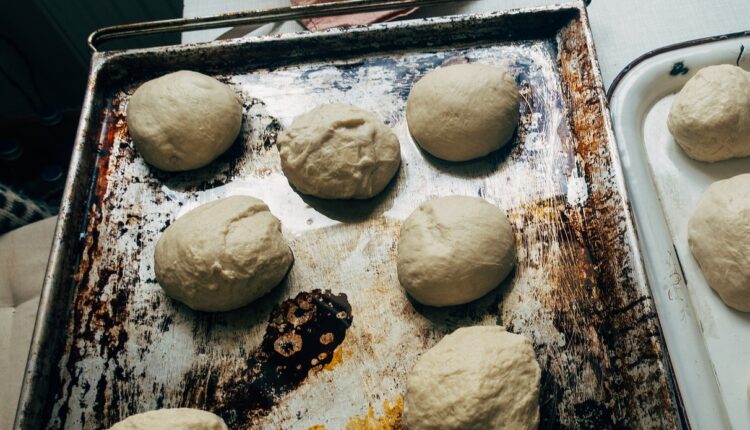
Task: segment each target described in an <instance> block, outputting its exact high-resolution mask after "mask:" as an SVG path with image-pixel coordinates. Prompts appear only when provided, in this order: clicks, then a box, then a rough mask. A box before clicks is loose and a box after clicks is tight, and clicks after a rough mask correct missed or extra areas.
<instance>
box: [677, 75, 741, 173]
mask: <svg viewBox="0 0 750 430" xmlns="http://www.w3.org/2000/svg"><path fill="white" fill-rule="evenodd" d="M667 125H668V126H669V131H670V133H672V136H674V140H675V141H676V142H677V144H678V145H680V146H681V147H682V149H683V150H684V151H685V153H686V154H687V155H688V156H689V157H690V158H693V159H695V160H699V161H710V162H713V161H720V160H726V159H728V158H736V157H747V156H750V72H746V71H744V70H742V69H741V68H739V67H737V66H731V65H728V64H723V65H720V66H709V67H706V68H703V69H701V70H699V71H698V73H696V74H695V76H693V77H692V78H690V80H689V81H687V83H686V84H685V86H684V87H683V88H682V90H681V91H680V92H679V94H677V96H676V97H675V99H674V102H673V103H672V108H671V109H670V111H669V119H668V121H667Z"/></svg>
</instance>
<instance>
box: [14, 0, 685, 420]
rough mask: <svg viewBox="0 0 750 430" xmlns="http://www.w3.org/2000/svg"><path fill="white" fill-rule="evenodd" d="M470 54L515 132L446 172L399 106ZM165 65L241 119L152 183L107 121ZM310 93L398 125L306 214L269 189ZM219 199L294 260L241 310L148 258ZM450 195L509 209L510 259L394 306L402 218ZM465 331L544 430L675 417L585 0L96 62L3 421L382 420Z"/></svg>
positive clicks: (307, 204)
mask: <svg viewBox="0 0 750 430" xmlns="http://www.w3.org/2000/svg"><path fill="white" fill-rule="evenodd" d="M467 61H468V62H477V63H487V64H496V65H500V66H503V67H505V68H507V69H508V70H509V71H510V72H511V73H512V75H514V76H515V77H516V82H517V84H518V86H519V88H520V91H521V94H522V102H521V105H520V112H521V120H520V125H519V128H518V132H517V136H516V137H515V140H514V142H513V143H511V144H509V145H507V147H506V148H505V149H503V150H501V151H499V152H496V153H493V154H491V155H489V156H487V157H484V158H481V159H478V160H474V161H470V162H463V163H449V162H444V161H440V160H437V159H435V158H432V157H430V156H429V155H427V154H425V153H424V152H421V151H420V150H419V149H418V147H417V146H416V145H415V143H414V142H413V140H412V139H411V137H410V135H409V133H408V130H407V126H406V119H405V114H404V105H405V101H406V97H407V95H408V94H409V89H410V88H411V86H412V84H413V83H414V82H415V80H417V79H419V78H420V77H421V76H423V75H424V74H425V73H427V72H428V71H430V70H433V69H435V68H436V67H439V66H441V65H445V64H450V63H458V62H467ZM180 69H191V70H196V71H200V72H203V73H207V74H210V75H213V76H216V77H217V78H218V79H220V80H222V81H224V82H226V83H228V84H229V85H231V86H232V88H234V89H235V91H237V93H238V94H241V96H242V97H243V99H244V100H245V103H244V121H243V127H242V132H241V135H240V137H239V138H238V140H237V142H235V144H234V145H233V146H232V148H231V149H230V150H229V151H228V152H227V153H225V154H224V155H223V156H222V157H221V158H220V159H218V160H217V161H216V162H214V163H212V164H211V165H209V166H207V167H205V168H203V169H200V170H197V171H192V172H187V173H179V174H170V173H164V172H159V171H156V170H154V169H152V168H150V167H149V166H148V165H146V164H145V163H144V161H143V159H142V158H141V157H140V156H139V154H138V153H137V151H135V149H134V147H133V144H132V141H131V140H130V137H129V136H128V129H127V124H126V117H125V108H126V105H127V103H128V98H129V96H130V95H131V94H132V93H133V91H134V89H135V88H137V87H138V85H139V84H141V83H142V82H144V81H145V80H148V79H151V78H154V77H157V76H160V75H162V74H164V73H167V72H171V71H175V70H180ZM327 102H343V103H351V104H355V105H358V106H360V107H362V108H364V109H367V110H370V111H372V112H374V113H375V114H377V115H378V116H379V117H381V118H382V119H383V120H384V121H385V122H386V123H388V124H389V126H390V127H392V128H393V130H394V131H395V132H396V133H397V135H398V137H399V139H400V142H401V151H402V166H401V168H400V170H399V172H398V174H397V177H396V178H395V179H394V180H393V182H392V184H391V185H390V186H389V187H388V188H387V189H386V190H385V191H384V192H383V193H382V194H381V195H379V196H377V197H375V198H373V199H371V200H367V201H324V200H319V199H315V198H311V197H307V196H303V195H300V194H298V193H296V192H295V191H294V190H293V189H292V188H291V187H290V186H289V184H288V182H287V180H286V179H285V177H284V175H283V174H282V172H281V170H280V167H279V156H278V152H277V149H276V145H275V140H276V136H277V133H278V131H279V130H281V129H283V128H284V127H286V126H288V125H289V124H290V122H291V120H292V119H293V118H294V117H295V116H296V115H298V114H300V113H303V112H305V111H307V110H309V109H310V108H312V107H314V106H315V105H317V104H320V103H327ZM234 194H243V195H252V196H255V197H259V198H261V199H263V200H264V201H265V202H266V203H267V204H268V205H269V206H270V208H271V211H272V212H273V213H274V214H275V215H276V216H277V217H278V218H280V219H281V221H282V224H283V233H284V235H285V237H286V238H287V240H288V241H289V243H290V246H291V248H292V250H293V251H294V255H295V262H294V265H293V267H292V270H291V272H290V273H289V275H288V277H287V278H286V279H285V280H284V282H283V283H282V284H281V285H280V286H279V287H278V288H276V289H275V290H273V292H271V293H270V294H269V295H267V296H266V297H264V298H262V299H261V300H259V301H257V302H255V303H253V304H251V305H249V306H247V307H245V308H242V309H239V310H237V311H233V312H226V313H215V314H208V313H200V312H194V311H191V310H190V309H188V308H186V307H185V306H183V305H181V304H179V303H176V302H175V301H173V300H171V299H169V298H167V297H166V296H165V295H164V293H163V292H162V290H161V289H160V287H159V285H158V284H157V282H156V280H155V279H154V269H153V252H154V246H155V244H156V241H157V240H158V238H159V235H160V233H161V232H162V231H163V230H164V229H165V228H166V227H167V226H168V225H169V224H170V223H171V222H173V221H174V220H175V219H176V218H177V217H179V216H181V215H182V214H184V213H185V212H187V211H188V210H190V209H191V208H193V207H195V206H197V205H198V204H200V203H203V202H207V201H211V200H214V199H217V198H220V197H223V196H228V195H234ZM449 194H464V195H477V196H481V197H483V198H485V199H487V200H488V201H490V202H493V203H495V204H497V205H498V206H500V207H501V208H503V209H505V210H507V212H508V214H509V217H510V220H511V223H512V225H513V227H514V232H515V235H516V244H517V249H518V265H517V267H516V269H515V273H514V274H513V275H512V276H510V277H509V279H508V280H507V281H506V282H504V283H503V284H502V285H501V286H500V287H499V288H497V289H496V290H495V291H493V292H492V293H490V294H489V295H487V296H486V297H484V298H482V299H479V300H477V301H475V302H473V303H470V304H467V305H464V306H457V307H451V308H443V309H437V308H430V307H425V306H421V305H419V304H417V303H415V302H412V301H410V300H409V298H408V297H407V296H406V295H405V294H404V291H403V289H402V288H401V287H400V285H399V283H398V279H397V277H396V270H395V250H396V244H397V240H398V232H399V227H400V225H401V222H402V220H403V219H404V218H406V217H407V216H408V215H409V213H410V212H411V211H412V210H413V209H415V208H416V207H417V206H418V205H419V204H420V203H422V202H424V201H425V200H427V199H429V198H432V197H436V196H442V195H449ZM471 324H501V325H504V326H505V327H507V328H508V330H510V331H512V332H516V333H523V334H525V335H527V336H529V337H530V338H531V339H533V342H534V345H535V349H536V353H537V357H538V360H539V363H540V365H541V367H542V370H543V372H542V388H541V398H540V407H541V425H540V427H541V428H570V429H578V428H597V429H602V428H675V427H680V426H682V425H684V424H683V422H682V418H681V413H680V408H679V396H678V394H677V393H676V392H675V389H674V384H673V382H672V376H671V373H670V370H669V361H668V356H667V353H666V351H665V349H664V346H663V342H662V338H661V335H660V328H659V323H658V319H657V315H656V313H655V310H654V304H653V301H652V298H651V295H650V292H649V289H648V286H647V284H646V278H645V276H644V272H643V267H642V263H641V258H640V255H639V252H638V247H637V241H636V236H635V233H634V230H633V224H632V219H631V215H630V213H629V209H628V201H627V197H626V194H625V187H624V185H623V177H622V172H621V167H620V163H619V160H618V155H617V151H616V146H615V142H614V139H613V135H612V131H611V125H610V122H609V114H608V111H607V106H606V102H605V96H604V90H603V88H602V81H601V77H600V73H599V68H598V64H597V62H596V56H595V52H594V47H593V44H592V40H591V33H590V31H589V27H588V21H587V17H586V11H585V8H584V7H583V5H582V4H579V3H574V4H565V5H558V6H550V7H542V8H536V9H523V10H515V11H510V12H502V13H495V14H489V15H475V16H456V17H445V18H436V19H425V20H416V21H404V22H398V23H390V24H384V25H374V26H369V27H355V28H349V29H334V30H329V31H325V32H321V33H302V34H291V35H276V36H271V37H262V38H250V39H241V40H229V41H217V42H211V43H206V44H198V45H187V46H179V47H162V48H149V49H142V50H131V51H119V52H106V53H96V54H95V55H94V58H93V61H92V69H91V77H90V81H89V87H88V93H87V95H86V99H85V107H84V112H83V115H82V119H81V125H80V129H79V133H78V137H77V140H76V146H75V152H74V156H73V164H72V167H71V172H70V175H69V179H68V183H67V187H66V192H65V197H64V202H63V206H62V210H61V216H60V221H59V224H58V228H57V231H56V234H55V242H54V246H53V251H52V257H51V260H50V266H49V269H48V273H47V276H46V279H45V285H44V292H43V295H42V299H41V306H40V313H39V318H38V321H37V326H36V329H35V334H34V340H33V345H32V350H31V354H30V358H29V364H28V369H27V373H26V376H25V381H24V388H23V393H22V398H21V402H20V406H19V411H18V414H17V417H16V426H17V427H19V428H25V429H38V428H45V427H47V428H67V429H98V428H106V427H108V426H110V425H112V424H114V423H115V422H117V421H118V420H120V419H123V418H125V417H127V416H129V415H132V414H135V413H138V412H143V411H147V410H151V409H155V408H165V407H178V406H181V407H196V408H201V409H206V410H210V411H214V412H216V413H217V414H219V415H221V416H222V417H223V418H224V419H225V420H226V421H227V423H228V424H229V426H230V427H231V428H233V429H242V428H265V429H279V428H284V429H309V428H314V429H324V428H327V429H342V428H346V429H360V428H363V429H369V428H373V429H374V428H378V429H382V428H392V429H400V428H402V424H401V412H402V409H403V397H402V396H403V393H404V381H405V376H406V375H407V373H408V372H409V369H411V367H412V365H413V364H414V362H415V360H416V359H417V358H418V357H419V355H420V354H422V353H423V352H424V351H425V350H426V349H427V348H429V347H430V346H432V345H433V344H434V343H435V342H437V341H438V340H439V339H440V338H441V337H442V336H443V335H445V334H446V333H449V332H451V331H452V330H454V329H455V328H457V327H460V326H465V325H471ZM296 335H299V336H296ZM292 338H294V339H295V341H298V340H300V339H301V343H300V345H294V347H293V348H286V347H285V345H286V344H285V342H287V340H289V339H292ZM290 351H291V353H290ZM466 353H467V354H471V353H472V352H471V351H466Z"/></svg>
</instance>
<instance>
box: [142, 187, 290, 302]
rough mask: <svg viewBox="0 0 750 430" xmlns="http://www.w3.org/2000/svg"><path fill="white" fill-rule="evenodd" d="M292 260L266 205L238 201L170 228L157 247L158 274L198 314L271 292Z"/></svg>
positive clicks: (200, 211) (211, 206)
mask: <svg viewBox="0 0 750 430" xmlns="http://www.w3.org/2000/svg"><path fill="white" fill-rule="evenodd" d="M293 260H294V257H293V256H292V251H291V250H290V249H289V245H287V243H286V241H285V240H284V237H283V236H282V235H281V223H280V222H279V220H278V219H276V217H274V216H273V215H272V214H271V212H270V211H269V210H268V206H266V204H265V203H263V202H262V201H260V200H258V199H256V198H253V197H247V196H234V197H227V198H225V199H221V200H216V201H214V202H211V203H207V204H204V205H202V206H199V207H197V208H195V209H193V210H192V211H190V212H188V213H187V214H185V215H184V216H182V217H180V218H179V219H178V220H177V221H175V222H174V223H173V224H172V225H170V226H169V227H168V228H167V229H166V230H165V231H164V233H163V234H162V236H161V238H159V242H158V243H157V244H156V251H155V253H154V269H155V271H156V280H157V281H159V284H160V285H161V286H162V288H163V289H164V291H165V292H166V293H167V294H168V295H169V296H170V297H172V298H174V299H176V300H179V301H181V302H182V303H185V304H186V305H188V306H189V307H191V308H192V309H195V310H199V311H229V310H232V309H236V308H239V307H242V306H245V305H247V304H248V303H250V302H252V301H253V300H255V299H257V298H259V297H261V296H263V295H265V294H266V293H268V292H269V291H271V289H273V287H275V286H276V285H278V283H279V282H281V280H282V279H283V278H284V276H285V275H286V272H287V271H288V270H289V266H291V264H292V261H293Z"/></svg>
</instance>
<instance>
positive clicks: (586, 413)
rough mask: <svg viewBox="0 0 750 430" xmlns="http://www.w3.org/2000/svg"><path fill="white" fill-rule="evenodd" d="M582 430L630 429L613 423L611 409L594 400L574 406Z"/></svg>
mask: <svg viewBox="0 0 750 430" xmlns="http://www.w3.org/2000/svg"><path fill="white" fill-rule="evenodd" d="M573 407H574V409H575V411H576V417H577V418H578V420H579V421H578V425H579V427H580V428H582V429H592V430H599V429H627V428H629V427H627V426H624V425H622V424H617V423H615V422H613V421H612V417H611V411H610V410H609V408H608V407H607V406H606V405H604V404H602V403H600V402H595V401H593V400H586V401H583V402H581V403H578V404H576V405H575V406H573Z"/></svg>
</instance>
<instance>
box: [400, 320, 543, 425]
mask: <svg viewBox="0 0 750 430" xmlns="http://www.w3.org/2000/svg"><path fill="white" fill-rule="evenodd" d="M540 378H541V370H540V369H539V364H537V362H536V355H535V354H534V348H533V346H532V344H531V341H530V340H529V339H527V338H526V337H524V336H521V335H517V334H513V333H508V332H507V331H505V329H504V328H502V327H499V326H475V327H464V328H459V329H458V330H456V331H454V332H453V333H451V334H449V335H448V336H445V337H444V338H443V339H442V340H441V341H440V342H438V343H437V344H436V345H435V346H434V347H432V348H431V349H430V350H428V351H427V352H425V353H424V355H422V356H421V357H420V358H419V360H418V361H417V364H416V365H414V368H413V369H412V370H411V372H410V373H409V376H408V379H407V381H406V396H405V401H404V422H405V424H406V428H407V429H409V430H499V429H512V430H532V429H536V428H537V426H538V425H539V381H540Z"/></svg>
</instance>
